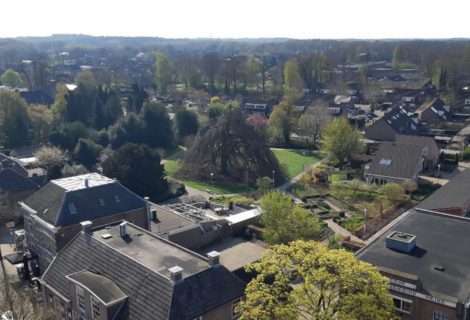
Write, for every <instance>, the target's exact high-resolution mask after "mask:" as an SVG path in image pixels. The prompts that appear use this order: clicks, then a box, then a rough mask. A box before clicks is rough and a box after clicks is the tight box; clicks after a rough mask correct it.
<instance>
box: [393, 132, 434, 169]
mask: <svg viewBox="0 0 470 320" xmlns="http://www.w3.org/2000/svg"><path fill="white" fill-rule="evenodd" d="M395 142H397V143H400V144H414V145H418V146H422V147H423V154H424V169H428V170H431V169H433V168H435V167H436V165H437V163H438V162H439V158H440V156H441V149H440V148H439V147H438V145H437V143H436V140H434V138H433V137H427V136H410V135H402V134H397V135H396V136H395Z"/></svg>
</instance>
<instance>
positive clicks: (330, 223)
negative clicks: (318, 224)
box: [324, 219, 365, 244]
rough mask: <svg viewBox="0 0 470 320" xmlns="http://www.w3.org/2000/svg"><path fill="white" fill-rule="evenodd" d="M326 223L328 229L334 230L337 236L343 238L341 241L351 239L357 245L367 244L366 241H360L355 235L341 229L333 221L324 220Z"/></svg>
mask: <svg viewBox="0 0 470 320" xmlns="http://www.w3.org/2000/svg"><path fill="white" fill-rule="evenodd" d="M324 222H325V223H326V224H327V225H328V227H329V228H330V229H331V230H333V232H334V233H335V234H336V235H339V236H340V237H341V239H343V238H345V237H351V241H354V242H357V243H362V244H364V243H365V242H364V240H362V239H359V238H358V237H356V236H355V235H353V234H352V233H351V232H350V231H349V230H347V229H344V228H343V227H341V226H340V225H339V224H337V223H336V222H334V221H333V219H327V220H324Z"/></svg>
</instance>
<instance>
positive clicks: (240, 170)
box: [177, 108, 285, 184]
mask: <svg viewBox="0 0 470 320" xmlns="http://www.w3.org/2000/svg"><path fill="white" fill-rule="evenodd" d="M273 172H274V174H273ZM211 174H213V176H212V178H211ZM273 175H274V182H275V183H276V184H280V183H282V182H284V181H285V173H284V170H283V168H282V167H281V166H280V164H279V162H278V161H277V159H276V157H275V156H274V154H273V153H272V152H271V150H269V148H268V146H267V141H266V137H265V136H264V134H263V133H261V132H259V131H258V130H256V129H255V128H254V127H253V126H250V125H249V124H248V123H247V122H246V120H245V116H244V115H243V114H242V112H241V111H240V110H239V109H238V108H235V109H232V110H229V111H226V112H224V113H223V114H222V115H220V116H219V117H218V119H214V120H213V121H211V122H210V123H209V124H208V125H207V126H206V127H205V128H203V129H201V130H199V133H198V134H197V135H196V138H195V141H194V144H193V146H192V147H191V149H190V150H189V152H188V153H187V155H186V157H185V160H184V163H183V165H182V166H181V168H180V170H179V171H178V173H177V176H179V177H180V178H185V179H192V180H200V181H210V180H213V181H219V182H228V183H255V182H256V179H258V178H260V177H271V178H272V177H273Z"/></svg>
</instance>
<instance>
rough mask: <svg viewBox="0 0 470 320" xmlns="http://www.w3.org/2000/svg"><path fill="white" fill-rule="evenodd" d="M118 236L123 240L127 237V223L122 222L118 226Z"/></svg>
mask: <svg viewBox="0 0 470 320" xmlns="http://www.w3.org/2000/svg"><path fill="white" fill-rule="evenodd" d="M119 235H120V236H121V238H125V237H127V236H128V233H127V222H125V221H124V222H122V223H121V224H120V225H119Z"/></svg>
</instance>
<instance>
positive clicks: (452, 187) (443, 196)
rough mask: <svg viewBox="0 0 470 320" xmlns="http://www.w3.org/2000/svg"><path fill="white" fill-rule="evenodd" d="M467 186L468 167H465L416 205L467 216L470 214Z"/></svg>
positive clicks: (469, 173)
mask: <svg viewBox="0 0 470 320" xmlns="http://www.w3.org/2000/svg"><path fill="white" fill-rule="evenodd" d="M469 186H470V169H466V170H464V171H462V172H460V173H459V174H458V175H457V176H455V177H454V178H452V179H451V180H450V181H449V182H447V183H446V184H445V185H444V186H442V187H441V188H439V189H437V190H436V191H435V192H434V193H433V194H431V195H430V196H429V197H427V198H426V199H424V201H422V202H421V203H420V204H418V205H417V207H418V208H421V209H427V210H433V211H439V212H443V213H447V214H452V215H457V216H468V215H469V214H470V192H469V189H468V188H469Z"/></svg>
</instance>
